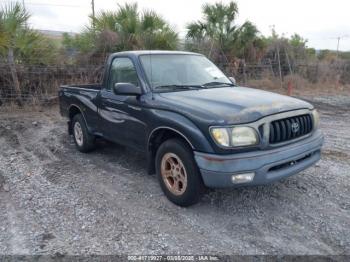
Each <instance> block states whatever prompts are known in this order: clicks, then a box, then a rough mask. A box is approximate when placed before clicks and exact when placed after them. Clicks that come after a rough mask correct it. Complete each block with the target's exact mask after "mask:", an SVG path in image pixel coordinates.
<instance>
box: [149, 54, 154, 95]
mask: <svg viewBox="0 0 350 262" xmlns="http://www.w3.org/2000/svg"><path fill="white" fill-rule="evenodd" d="M149 63H150V70H151V72H150V73H151V79H150V82H151V83H150V84H151V93H152V100H153V98H154V97H153V70H152V52H151V50H150V51H149Z"/></svg>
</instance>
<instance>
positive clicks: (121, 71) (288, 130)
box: [59, 51, 323, 206]
mask: <svg viewBox="0 0 350 262" xmlns="http://www.w3.org/2000/svg"><path fill="white" fill-rule="evenodd" d="M104 70H105V72H104V79H103V83H102V84H101V85H69V86H68V85H64V86H61V87H60V90H59V100H60V112H61V115H63V116H65V117H67V118H68V132H69V134H71V135H73V138H74V141H75V144H76V147H77V149H78V150H79V151H81V152H89V151H91V150H92V149H93V148H94V144H95V140H96V138H103V139H106V140H109V141H112V142H115V143H118V144H121V145H125V146H128V147H131V148H133V149H135V150H139V151H142V152H144V153H145V155H146V156H147V158H146V159H147V162H148V163H147V166H148V172H149V173H150V174H152V173H156V175H157V176H158V180H159V183H160V186H161V188H162V190H163V192H164V194H165V195H166V196H167V197H168V199H169V200H170V201H172V202H173V203H175V204H177V205H180V206H189V205H192V204H194V203H196V202H198V201H199V199H200V197H201V195H202V194H203V193H204V192H205V189H206V188H222V187H238V186H251V185H264V184H268V183H271V182H274V181H277V180H279V179H282V178H285V177H288V176H290V175H293V174H297V173H299V172H300V171H302V170H304V169H306V168H308V167H310V166H312V165H313V164H315V163H316V162H317V161H318V160H319V159H320V156H321V147H322V144H323V135H322V133H321V132H320V130H319V129H318V124H319V116H318V113H317V111H316V110H315V109H314V107H313V106H312V105H311V104H309V103H307V102H304V101H302V100H299V99H296V98H292V97H288V96H284V95H279V94H275V93H271V92H266V91H262V90H257V89H252V88H247V87H241V86H238V85H236V83H235V81H234V79H233V78H231V77H227V76H225V74H224V73H222V71H220V69H218V68H217V67H216V66H215V65H214V64H213V63H212V62H211V61H210V60H208V59H207V58H206V57H205V56H203V55H201V54H196V53H189V52H179V51H130V52H120V53H115V54H112V55H110V56H109V58H108V59H107V62H106V66H105V69H104Z"/></svg>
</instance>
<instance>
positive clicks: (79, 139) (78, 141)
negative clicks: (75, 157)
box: [72, 114, 95, 153]
mask: <svg viewBox="0 0 350 262" xmlns="http://www.w3.org/2000/svg"><path fill="white" fill-rule="evenodd" d="M72 131H73V138H74V143H75V145H76V147H77V148H78V150H79V151H80V152H84V153H86V152H89V151H91V150H93V149H94V148H95V136H93V135H90V134H89V132H88V130H87V127H86V124H85V120H84V118H83V116H82V115H81V114H77V115H75V116H74V117H73V119H72Z"/></svg>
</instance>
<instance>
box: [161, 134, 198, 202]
mask: <svg viewBox="0 0 350 262" xmlns="http://www.w3.org/2000/svg"><path fill="white" fill-rule="evenodd" d="M155 161H156V173H157V176H158V180H159V183H160V186H161V188H162V190H163V192H164V194H165V195H166V197H167V198H168V199H169V200H170V201H171V202H173V203H174V204H176V205H179V206H183V207H187V206H190V205H193V204H196V203H197V202H198V201H199V200H200V199H201V196H202V195H203V193H204V191H205V186H204V184H203V181H202V177H201V174H200V172H199V169H198V167H197V164H196V162H195V160H194V157H193V153H192V150H191V149H190V147H189V146H188V145H187V144H186V143H185V142H184V141H182V140H181V139H169V140H167V141H165V142H163V143H162V144H161V145H160V147H159V149H158V150H157V154H156V160H155ZM181 166H182V167H183V169H182V167H181ZM178 169H180V170H178ZM184 175H185V176H184ZM185 177H186V179H185ZM172 185H173V186H172Z"/></svg>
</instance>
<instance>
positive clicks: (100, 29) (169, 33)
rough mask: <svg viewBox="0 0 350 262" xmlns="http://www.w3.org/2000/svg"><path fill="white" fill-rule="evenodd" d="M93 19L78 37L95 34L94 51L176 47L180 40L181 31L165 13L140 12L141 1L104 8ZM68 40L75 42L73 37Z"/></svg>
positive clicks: (93, 36) (93, 35)
mask: <svg viewBox="0 0 350 262" xmlns="http://www.w3.org/2000/svg"><path fill="white" fill-rule="evenodd" d="M91 19H92V21H91V24H90V26H89V27H88V31H85V32H83V33H82V34H81V35H80V36H79V37H77V38H76V39H77V40H78V39H81V38H83V35H85V36H86V37H88V36H90V37H92V38H93V39H92V42H93V43H94V49H95V50H94V52H98V53H103V54H105V53H106V52H114V51H123V50H134V49H176V48H177V45H178V42H179V40H178V35H177V33H176V32H175V31H174V30H173V29H172V28H171V27H170V26H169V24H168V23H167V22H166V21H165V20H164V19H163V18H162V17H161V16H159V15H158V14H157V13H155V12H154V11H144V12H140V11H139V10H138V6H137V4H128V3H126V4H125V5H123V6H121V5H119V8H118V10H117V11H115V12H112V11H102V12H100V13H99V14H97V15H96V17H91ZM67 40H69V41H66V42H67V43H69V44H70V45H71V43H72V40H71V39H69V38H67ZM73 42H74V41H73ZM102 42H103V43H102ZM78 49H80V50H81V48H79V47H78ZM82 51H83V50H82Z"/></svg>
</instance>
